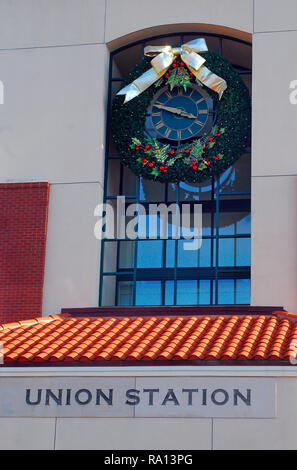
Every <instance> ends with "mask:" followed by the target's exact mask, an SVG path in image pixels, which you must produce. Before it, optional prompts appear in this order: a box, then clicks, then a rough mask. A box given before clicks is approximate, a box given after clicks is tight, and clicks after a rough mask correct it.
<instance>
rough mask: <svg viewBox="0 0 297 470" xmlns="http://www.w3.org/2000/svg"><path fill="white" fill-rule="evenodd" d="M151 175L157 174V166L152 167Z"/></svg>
mask: <svg viewBox="0 0 297 470" xmlns="http://www.w3.org/2000/svg"><path fill="white" fill-rule="evenodd" d="M152 175H153V176H158V175H159V171H158V170H157V168H153V169H152Z"/></svg>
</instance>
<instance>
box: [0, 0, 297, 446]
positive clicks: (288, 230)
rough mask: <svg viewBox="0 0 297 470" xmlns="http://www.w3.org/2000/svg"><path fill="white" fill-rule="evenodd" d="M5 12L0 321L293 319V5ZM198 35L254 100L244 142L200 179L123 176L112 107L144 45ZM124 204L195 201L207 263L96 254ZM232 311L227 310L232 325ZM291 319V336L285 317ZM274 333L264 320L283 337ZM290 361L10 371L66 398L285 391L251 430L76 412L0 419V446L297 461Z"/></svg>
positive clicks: (237, 423) (174, 244) (164, 249)
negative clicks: (229, 453)
mask: <svg viewBox="0 0 297 470" xmlns="http://www.w3.org/2000/svg"><path fill="white" fill-rule="evenodd" d="M0 15H1V18H3V27H2V28H1V31H0V81H1V88H0V97H1V96H2V104H0V123H1V127H0V129H1V134H0V157H1V169H0V172H1V173H0V178H1V179H0V198H1V208H0V212H1V220H0V224H1V225H0V227H1V231H0V252H1V260H0V263H1V272H0V276H1V277H0V293H1V296H0V319H1V323H3V324H9V323H12V322H22V321H29V323H30V321H31V319H32V318H37V317H45V318H48V317H49V316H50V315H59V314H60V313H61V310H63V312H64V313H65V312H67V313H69V311H70V310H69V309H78V310H79V311H80V312H82V311H84V312H86V310H82V309H88V312H90V311H91V310H90V309H96V308H98V307H102V308H103V307H104V308H105V309H106V308H107V307H108V308H114V307H116V308H117V310H113V311H112V312H113V313H112V314H114V312H115V311H116V312H119V311H121V312H124V313H123V315H128V316H129V315H131V316H133V312H136V314H137V315H141V313H140V311H139V310H137V311H136V310H133V308H132V307H135V308H136V307H137V308H138V307H141V306H145V308H146V309H150V307H151V306H154V308H155V307H157V306H158V307H160V308H161V310H159V311H158V313H156V312H157V310H154V309H150V310H149V313H151V314H152V315H157V316H158V315H163V316H164V315H167V314H168V315H169V316H170V315H173V314H174V312H178V313H177V315H180V308H182V307H183V306H199V309H200V310H199V309H197V310H196V312H197V313H195V312H194V311H193V310H192V311H191V312H190V311H188V310H185V311H186V312H190V313H188V314H187V315H195V314H197V315H205V314H208V312H210V311H211V312H212V313H211V315H216V312H218V313H221V312H222V310H217V311H216V310H205V308H204V310H201V308H202V306H204V307H208V306H211V307H213V306H217V307H218V308H221V307H220V306H226V305H227V306H238V308H242V307H239V306H240V305H241V306H243V305H244V306H245V307H244V308H243V310H242V312H243V313H245V314H246V315H249V314H251V315H252V314H255V315H256V314H257V312H258V313H259V314H262V313H263V312H264V310H265V308H266V307H267V308H268V310H267V311H266V314H268V315H273V314H272V312H273V311H275V310H278V311H281V312H282V311H288V312H293V313H294V312H295V313H296V312H297V293H296V292H297V291H296V284H297V244H296V238H297V237H296V236H297V223H296V209H297V159H296V144H295V141H294V135H295V130H296V123H297V115H296V113H297V105H296V102H295V101H296V93H295V88H296V86H297V66H296V61H294V57H295V56H296V39H297V6H296V2H295V0H285V1H284V2H282V3H280V2H278V1H277V0H224V1H219V0H207V1H206V0H196V1H192V0H185V2H182V3H181V2H176V1H174V2H172V1H171V2H169V1H168V0H161V1H159V2H157V1H155V0H152V1H151V2H144V1H142V0H141V1H135V0H126V1H125V2H122V1H120V0H87V1H86V0H62V1H58V0H51V1H49V0H42V1H40V0H38V1H37V0H29V1H28V2H22V1H21V0H13V1H8V0H3V1H2V2H1V5H0ZM196 37H198V38H199V37H202V38H204V39H205V40H206V43H207V45H208V48H209V50H211V51H213V52H216V53H217V54H219V55H220V56H221V57H223V58H224V59H225V60H227V61H228V62H230V63H231V64H232V66H233V67H234V68H235V70H236V71H237V73H238V74H239V76H240V77H241V78H242V79H243V81H244V83H245V84H246V86H247V87H248V89H249V91H250V96H251V106H252V140H251V146H250V147H248V148H246V149H245V153H244V154H243V155H242V156H241V158H240V159H239V160H238V161H237V162H236V163H235V164H234V165H233V166H232V167H231V168H229V169H228V170H226V171H225V172H224V173H223V174H221V175H220V177H219V178H217V179H213V180H212V181H211V182H210V181H207V182H205V183H203V184H198V185H197V184H196V185H190V184H186V183H180V184H179V185H176V184H172V185H171V184H169V183H168V184H161V183H152V182H150V181H147V180H143V179H142V178H140V177H135V176H134V175H133V174H132V173H131V172H130V171H129V170H127V169H125V168H124V167H123V166H121V165H120V162H119V158H118V157H119V156H118V153H117V150H116V148H115V146H114V143H113V141H112V137H111V131H110V125H111V122H110V114H111V103H112V99H113V97H114V96H115V94H116V93H117V91H118V90H119V87H120V86H121V83H122V79H123V78H124V77H125V76H126V75H127V73H128V72H129V70H130V69H131V67H133V66H134V65H136V64H137V63H139V62H140V61H141V60H142V58H143V51H144V47H145V46H146V45H148V44H155V45H156V44H161V45H164V44H171V45H172V44H182V43H184V42H187V41H190V40H193V39H195V38H196ZM118 195H120V196H125V197H126V198H127V200H129V201H131V202H135V203H137V204H139V203H143V204H144V205H145V204H148V203H149V202H156V203H161V202H164V203H166V204H168V203H169V202H170V203H171V202H182V201H190V202H191V203H193V204H195V202H196V203H201V204H202V207H203V215H204V218H203V230H204V231H203V236H204V243H203V249H201V250H199V254H198V255H197V257H196V258H195V259H193V257H192V256H190V255H189V254H188V253H189V252H188V253H187V252H186V251H183V250H182V247H181V243H180V240H178V241H175V240H171V239H170V238H168V239H167V240H154V241H147V240H145V241H143V240H137V241H132V242H131V241H129V240H118V239H114V240H107V241H101V240H98V239H97V238H96V237H95V235H94V229H95V226H96V222H97V221H98V215H96V214H97V213H96V207H97V206H98V204H101V203H102V202H107V201H108V200H109V201H110V202H112V201H113V200H114V199H115V198H116V197H117V196H118ZM130 307H131V308H130ZM121 308H122V310H119V309H121ZM129 308H130V310H129ZM176 308H177V309H179V310H174V309H176ZM228 308H229V307H228ZM228 308H225V313H227V314H228V315H231V313H232V314H234V313H235V311H232V312H231V310H228ZM234 308H235V307H234ZM236 308H237V307H236ZM248 308H250V310H244V309H248ZM253 308H255V309H256V310H253ZM269 308H270V310H269ZM162 309H163V310H162ZM166 309H167V310H166ZM257 309H258V310H257ZM261 309H262V310H263V312H262V310H261ZM101 311H102V310H101ZM98 312H100V310H98V311H97V314H98V315H99V316H100V314H99V313H98ZM106 312H109V315H112V314H111V313H110V312H111V310H106ZM129 312H130V313H129ZM168 312H169V313H168ZM170 312H171V313H170ZM264 313H265V312H264ZM80 314H81V313H80ZM50 318H51V317H50ZM228 318H229V317H228ZM269 318H270V317H269ZM272 318H274V317H273V316H272ZM277 318H279V317H277ZM280 318H283V316H282V315H281V316H280ZM288 318H289V319H286V320H285V321H287V322H289V323H288V329H289V331H290V332H292V335H293V331H294V322H295V319H294V316H291V317H288ZM268 320H269V319H268ZM269 321H270V320H269ZM271 321H272V322H274V320H271ZM29 323H28V325H29ZM17 324H18V323H17ZM273 324H274V323H273ZM18 325H19V324H18ZM22 325H23V324H21V327H22ZM280 327H281V326H280V325H279V324H278V323H275V326H274V328H275V330H274V331H275V335H276V336H277V334H278V333H277V332H279V328H280ZM8 330H9V331H10V332H11V334H13V333H12V332H13V330H12V329H8ZM8 330H7V328H3V332H4V333H5V332H7V331H8ZM263 331H264V330H263ZM263 331H262V333H263ZM4 333H3V335H4ZM262 333H261V334H262ZM263 334H264V333H263ZM286 334H287V333H286ZM5 335H6V333H5ZM5 335H4V336H5ZM292 335H291V336H290V337H289V336H288V337H286V338H287V340H288V341H289V340H291V339H292V337H293V336H292ZM4 336H3V339H4V343H5V337H4ZM9 338H10V337H9ZM9 338H8V339H9ZM0 340H1V339H0ZM9 340H10V339H9ZM271 341H272V340H271ZM271 344H272V342H271V343H269V344H268V346H267V345H266V346H267V347H270V346H271ZM284 350H286V351H287V349H286V348H285V346H284V345H283V350H282V351H281V353H280V354H279V356H277V357H276V356H274V355H273V354H275V353H273V354H272V353H271V354H270V356H269V358H268V356H267V357H266V356H265V357H264V356H263V357H262V356H261V357H260V356H259V357H258V353H257V354H256V353H255V356H253V357H250V356H247V357H246V358H245V359H246V360H248V361H250V359H255V360H256V361H260V362H261V360H262V361H264V362H265V363H264V362H263V363H260V364H253V363H252V362H251V361H250V362H249V363H248V364H247V365H243V364H242V363H236V361H237V360H242V358H239V357H238V356H236V357H235V359H234V361H235V362H234V363H232V365H226V364H225V363H220V360H221V359H222V356H218V357H215V360H217V361H218V362H217V363H216V365H215V367H214V365H210V364H208V363H207V364H202V363H200V364H199V363H195V364H191V363H189V364H187V363H185V364H183V365H181V364H179V365H176V364H175V363H174V364H173V363H172V364H171V363H170V362H169V363H168V364H167V365H163V369H161V368H160V367H159V368H158V366H156V365H155V364H153V365H151V367H144V365H143V364H141V365H140V364H139V365H134V366H131V367H132V368H131V369H129V366H128V365H127V364H125V366H126V367H124V372H123V369H121V368H120V367H119V368H115V367H110V368H109V364H100V365H99V366H98V364H93V365H95V366H97V367H96V370H95V368H94V367H92V364H88V367H87V366H86V368H82V367H81V365H80V366H78V365H77V364H74V363H73V364H71V363H67V364H66V366H67V367H65V368H63V371H64V372H63V371H61V369H60V367H59V364H56V368H55V369H51V373H49V372H47V371H48V369H47V364H43V366H44V367H43V368H34V367H32V369H31V368H30V371H29V369H28V368H27V370H26V371H25V372H24V371H23V369H22V368H20V365H21V364H20V363H18V364H17V367H15V364H11V367H9V364H5V366H7V367H3V368H1V371H0V372H1V380H2V381H4V382H6V381H7V383H12V382H11V381H12V380H17V379H18V377H23V378H24V380H27V379H28V376H29V377H30V378H31V379H32V380H33V379H34V380H35V382H36V380H37V381H38V380H39V379H40V378H41V377H47V376H49V377H51V379H49V380H56V381H57V378H58V377H60V379H59V380H62V379H61V377H62V378H63V380H64V384H65V389H67V387H68V385H67V380H66V378H65V377H70V376H71V377H72V378H75V377H76V378H80V380H81V381H82V382H83V381H86V377H97V378H98V377H99V378H100V377H101V378H102V377H105V378H106V377H126V378H127V377H128V378H132V379H133V380H135V381H136V378H137V377H141V378H143V377H144V378H146V379H148V378H149V377H150V378H152V377H153V378H154V380H157V379H158V380H159V379H164V378H165V380H166V381H167V382H170V380H172V379H171V378H172V377H173V376H174V377H179V378H180V380H182V379H181V378H187V380H188V379H189V377H196V378H198V377H200V378H201V377H202V378H203V377H208V376H211V377H214V378H215V379H216V380H218V378H224V380H225V379H228V378H230V377H231V378H232V377H233V378H234V377H238V376H240V377H242V378H243V379H244V378H250V379H251V384H253V383H254V384H255V387H257V386H258V385H257V384H258V383H259V384H260V385H259V386H260V388H261V384H262V385H263V387H264V388H263V390H264V389H265V383H266V382H265V381H266V380H268V381H269V380H271V381H272V382H273V386H276V387H277V390H278V393H277V408H276V409H277V411H276V414H274V412H272V411H271V410H270V411H267V414H266V415H265V412H262V414H261V412H259V414H258V415H257V413H256V414H255V415H253V416H251V417H247V418H244V416H236V415H232V414H231V415H230V416H227V415H226V416H225V417H224V416H217V415H216V414H213V413H212V412H210V414H209V415H206V416H204V417H202V416H194V415H193V416H190V417H187V416H186V414H185V413H186V412H185V413H184V414H181V415H180V416H177V415H173V416H169V415H166V416H164V417H163V418H157V417H156V416H155V415H151V416H149V415H145V414H144V416H138V417H136V418H135V417H131V416H128V415H127V416H126V415H125V416H121V415H120V414H119V415H114V416H110V417H109V416H107V417H102V416H101V417H98V416H97V417H96V416H95V415H94V416H93V417H91V416H90V415H88V413H87V414H86V415H85V416H84V415H83V413H82V415H81V416H80V415H79V413H78V414H77V412H76V414H75V412H74V415H72V416H71V415H70V416H68V417H67V416H65V415H63V413H62V414H61V415H59V414H56V415H55V414H53V415H48V416H46V415H42V414H41V415H40V416H38V415H37V416H36V417H33V416H34V415H32V416H28V415H25V416H24V415H23V414H22V413H23V412H22V411H20V414H19V415H17V414H13V413H12V415H11V416H7V415H5V411H4V412H3V413H4V414H2V416H3V417H2V418H1V423H2V425H1V424H0V435H1V440H0V441H1V442H0V445H2V446H3V448H8V447H12V448H54V447H55V448H77V447H81V448H87V447H89V448H115V449H116V448H118V449H119V448H123V449H124V448H126V449H127V448H128V449H129V448H159V449H161V448H163V449H164V448H169V447H171V448H176V449H178V448H180V449H185V448H216V449H219V448H245V447H247V448H296V447H297V442H295V441H296V439H295V437H294V436H295V434H296V432H295V431H296V424H295V416H296V415H297V405H296V403H295V398H294V397H295V389H296V386H297V381H296V372H295V369H294V367H292V364H290V363H289V362H288V354H287V355H286V354H285V353H284ZM271 351H272V350H271ZM288 351H289V349H288ZM4 353H5V349H4ZM207 357H208V356H207ZM271 357H273V358H274V360H278V361H279V363H278V364H274V367H272V363H268V360H270V359H271ZM18 359H19V356H16V357H15V360H18ZM187 359H188V358H187ZM13 360H14V359H13V357H12V358H11V359H10V361H11V362H13ZM101 360H102V361H104V358H101ZM195 360H198V357H197V358H196V359H195ZM207 360H211V357H208V359H207ZM4 361H5V354H4ZM73 361H74V360H73ZM282 361H285V362H282ZM56 362H58V360H57V361H56ZM66 362H67V361H66ZM74 362H75V361H74ZM63 365H64V366H65V364H63ZM69 367H71V370H70V369H69ZM100 367H103V368H104V372H102V370H101V369H100ZM133 367H134V368H133ZM71 371H72V372H71ZM22 374H23V375H22ZM47 374H48V375H47ZM34 380H33V382H34ZM150 380H151V379H150ZM197 380H198V379H197ZM33 382H32V383H33ZM35 382H34V383H35ZM167 382H166V383H167ZM272 382H271V383H272ZM36 383H37V382H36ZM49 383H50V381H49ZM53 383H54V384H55V385H53V387H54V386H55V387H57V384H56V382H53ZM172 383H173V382H172ZM178 383H179V382H178ZM180 383H181V382H180ZM180 383H179V385H180ZM222 383H223V382H222ZM275 384H276V385H275ZM35 385H36V384H35ZM167 385H168V384H167ZM21 386H22V384H20V387H21ZM90 386H91V384H90ZM226 386H227V385H226ZM251 386H252V385H250V386H249V387H251ZM127 387H130V385H129V384H128V383H127ZM158 387H159V386H158V385H156V388H158ZM234 387H235V385H234ZM16 388H17V387H16ZM45 388H46V387H45ZM49 388H50V386H49ZM58 388H59V387H58ZM81 388H87V389H88V386H86V387H83V386H82V387H81ZM130 388H133V387H130ZM167 388H168V387H167ZM169 388H170V387H169ZM218 388H220V389H221V388H224V387H223V385H222V386H219V385H218ZM235 388H238V387H235ZM259 393H260V395H259V396H260V398H261V397H262V400H264V398H263V397H264V395H261V390H260V392H259ZM263 393H264V391H263ZM267 393H268V394H269V393H270V394H272V395H273V393H274V392H271V390H270V392H269V391H268V392H267ZM272 408H273V407H272ZM32 413H33V412H32ZM34 413H35V412H34ZM263 413H264V414H263ZM82 429H83V432H81V430H82ZM180 429H183V431H182V432H180ZM226 429H228V432H227V433H226ZM239 429H240V432H238V430H239ZM28 430H30V432H28ZM103 430H104V432H103ZM157 430H158V431H157ZM136 435H137V436H138V437H137V438H136V437H135V436H136ZM98 436H99V437H100V439H99V437H98Z"/></svg>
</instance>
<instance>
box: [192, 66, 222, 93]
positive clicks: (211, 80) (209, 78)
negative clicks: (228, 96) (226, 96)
mask: <svg viewBox="0 0 297 470" xmlns="http://www.w3.org/2000/svg"><path fill="white" fill-rule="evenodd" d="M189 69H190V70H191V72H192V73H193V74H194V75H195V77H196V78H198V80H199V81H200V82H202V83H203V85H205V86H207V87H208V88H211V90H214V91H216V92H217V93H218V95H219V99H221V98H222V95H223V93H224V91H225V90H226V89H227V83H226V81H225V80H224V79H223V78H221V77H219V76H218V75H216V74H215V73H213V72H211V71H210V70H209V69H208V68H207V67H205V66H204V65H202V67H200V68H199V69H198V70H195V69H194V68H193V67H189Z"/></svg>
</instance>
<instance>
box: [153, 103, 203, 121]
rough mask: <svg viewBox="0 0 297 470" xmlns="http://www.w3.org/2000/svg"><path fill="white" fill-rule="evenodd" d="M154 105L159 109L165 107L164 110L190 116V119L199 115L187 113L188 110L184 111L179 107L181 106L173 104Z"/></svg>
mask: <svg viewBox="0 0 297 470" xmlns="http://www.w3.org/2000/svg"><path fill="white" fill-rule="evenodd" d="M154 106H155V107H156V108H159V109H164V111H169V112H170V113H174V114H179V115H180V116H184V117H188V118H190V119H196V117H197V116H194V114H191V113H187V112H186V111H183V110H182V109H179V108H173V107H172V106H165V105H163V104H154Z"/></svg>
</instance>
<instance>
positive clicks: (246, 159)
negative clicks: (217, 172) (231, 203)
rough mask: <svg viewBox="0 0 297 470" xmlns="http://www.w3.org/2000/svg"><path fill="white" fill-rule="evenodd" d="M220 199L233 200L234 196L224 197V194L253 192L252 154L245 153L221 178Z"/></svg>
mask: <svg viewBox="0 0 297 470" xmlns="http://www.w3.org/2000/svg"><path fill="white" fill-rule="evenodd" d="M219 181H220V193H221V194H220V198H222V199H232V198H234V196H232V195H231V196H224V193H237V192H250V191H251V153H250V152H249V153H244V154H243V155H242V156H241V157H240V158H239V159H238V160H237V161H236V162H235V163H234V165H232V166H231V167H230V168H228V169H227V170H226V171H224V173H222V174H221V176H220V180H219ZM240 197H242V198H245V197H247V198H249V197H250V196H249V195H247V196H243V195H242V196H240Z"/></svg>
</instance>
